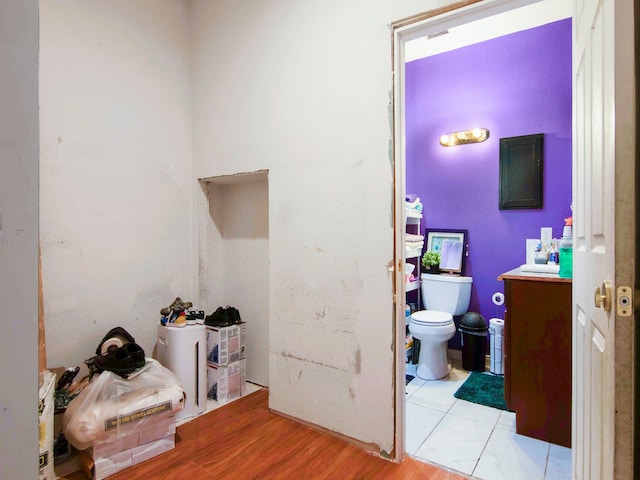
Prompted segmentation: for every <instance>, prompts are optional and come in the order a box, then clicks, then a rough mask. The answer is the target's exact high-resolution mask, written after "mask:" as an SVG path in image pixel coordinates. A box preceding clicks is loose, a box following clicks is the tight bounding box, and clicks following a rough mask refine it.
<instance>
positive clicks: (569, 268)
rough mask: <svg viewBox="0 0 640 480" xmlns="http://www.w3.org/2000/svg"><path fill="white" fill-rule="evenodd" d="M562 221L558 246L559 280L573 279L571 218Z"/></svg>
mask: <svg viewBox="0 0 640 480" xmlns="http://www.w3.org/2000/svg"><path fill="white" fill-rule="evenodd" d="M564 221H565V224H564V228H563V229H562V239H561V240H560V244H559V245H558V251H559V254H560V271H559V272H558V275H559V276H560V277H561V278H571V277H573V233H572V231H571V226H572V225H573V217H569V218H565V219H564Z"/></svg>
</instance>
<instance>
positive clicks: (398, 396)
mask: <svg viewBox="0 0 640 480" xmlns="http://www.w3.org/2000/svg"><path fill="white" fill-rule="evenodd" d="M537 1H539V0H463V1H459V2H456V3H452V4H451V5H448V6H445V7H441V8H437V9H434V10H430V11H427V12H423V13H419V14H417V15H414V16H411V17H407V18H403V19H401V20H397V21H395V22H392V23H391V30H392V71H393V109H392V112H393V113H392V115H393V117H392V120H393V165H394V207H393V216H394V222H393V223H394V261H393V265H394V266H395V268H394V269H393V270H394V278H393V281H394V345H395V347H396V348H395V352H396V355H395V357H394V375H395V377H394V403H395V408H394V413H395V418H394V435H395V442H394V453H393V459H394V461H396V462H401V461H402V459H403V458H404V455H405V441H404V436H405V426H406V414H405V402H406V398H405V382H406V380H405V375H406V366H405V358H404V356H405V349H404V342H405V336H406V334H405V330H406V324H405V308H404V304H405V296H406V289H405V284H404V262H405V252H404V224H405V208H404V203H405V202H404V198H405V195H406V171H405V165H406V158H405V155H406V138H405V124H404V115H405V105H404V103H405V95H404V93H405V89H404V82H405V73H404V64H405V43H406V42H408V41H410V40H414V39H416V38H419V37H424V36H426V35H429V34H435V33H438V32H441V31H443V30H446V29H448V28H452V27H454V26H457V25H463V24H465V23H470V22H473V21H475V20H479V19H482V18H485V17H489V16H492V15H496V14H499V13H503V12H506V11H509V10H514V9H516V8H519V7H524V6H526V5H529V4H532V3H536V2H537Z"/></svg>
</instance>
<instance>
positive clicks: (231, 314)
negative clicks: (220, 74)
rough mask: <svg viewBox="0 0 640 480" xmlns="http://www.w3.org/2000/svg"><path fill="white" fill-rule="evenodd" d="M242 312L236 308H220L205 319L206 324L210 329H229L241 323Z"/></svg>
mask: <svg viewBox="0 0 640 480" xmlns="http://www.w3.org/2000/svg"><path fill="white" fill-rule="evenodd" d="M240 321H241V320H240V312H238V309H237V308H235V307H230V306H229V305H227V306H226V308H222V307H218V308H217V309H216V311H215V312H213V313H212V314H211V315H209V316H207V317H206V318H205V319H204V324H205V325H209V326H210V327H228V326H229V325H235V324H237V323H240Z"/></svg>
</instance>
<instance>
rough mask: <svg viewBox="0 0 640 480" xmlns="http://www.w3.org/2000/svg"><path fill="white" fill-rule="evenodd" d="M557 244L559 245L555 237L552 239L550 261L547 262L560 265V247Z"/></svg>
mask: <svg viewBox="0 0 640 480" xmlns="http://www.w3.org/2000/svg"><path fill="white" fill-rule="evenodd" d="M556 245H558V242H557V241H556V239H555V238H554V239H553V240H551V250H550V251H549V261H548V262H547V263H550V264H551V265H558V248H557V247H556Z"/></svg>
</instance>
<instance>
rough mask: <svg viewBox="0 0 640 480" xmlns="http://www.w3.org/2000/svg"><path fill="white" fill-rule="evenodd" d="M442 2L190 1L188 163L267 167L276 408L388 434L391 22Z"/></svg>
mask: <svg viewBox="0 0 640 480" xmlns="http://www.w3.org/2000/svg"><path fill="white" fill-rule="evenodd" d="M444 3H447V2H434V1H426V0H425V1H418V2H417V1H414V0H411V1H408V0H400V1H396V2H387V1H382V0H377V1H372V2H338V1H335V0H333V1H328V2H315V1H310V0H308V1H301V2H284V1H279V0H264V1H261V2H253V3H252V4H251V5H250V6H249V5H248V4H247V3H243V2H236V1H233V0H224V1H210V0H200V1H198V0H196V1H194V2H192V21H193V62H194V63H193V98H194V101H193V107H194V108H193V111H194V117H193V118H194V120H193V124H194V174H195V175H196V176H198V177H210V176H215V175H224V174H231V173H235V172H243V171H253V170H258V169H269V262H270V272H269V276H270V289H271V292H270V299H269V304H270V322H271V323H270V326H269V327H270V338H271V342H270V343H271V357H270V365H269V368H270V379H269V385H270V398H269V403H270V407H271V408H273V409H275V410H276V411H280V412H283V413H285V414H287V415H291V416H293V417H297V418H300V419H303V420H305V421H308V422H312V423H314V424H317V425H321V426H323V427H326V428H328V429H330V430H334V431H337V432H340V433H341V434H344V435H347V436H350V437H353V438H356V439H358V440H360V441H362V442H367V443H370V444H373V445H374V448H377V449H379V450H380V451H387V452H388V451H390V450H391V448H392V446H393V419H394V411H393V388H392V378H393V377H392V373H393V364H394V352H393V350H392V340H393V317H392V315H393V305H392V278H391V276H390V275H389V274H388V273H387V269H386V265H387V262H388V261H389V260H391V259H392V258H393V225H392V216H391V215H392V200H393V176H392V173H393V168H392V163H391V160H390V153H389V152H390V138H391V124H390V113H389V105H390V91H391V86H392V77H391V65H392V61H391V58H392V56H391V30H390V27H389V24H390V23H391V22H392V21H393V20H397V19H400V18H403V17H406V16H409V15H411V14H414V13H418V12H419V11H421V10H429V9H433V8H436V7H437V6H441V5H442V4H444Z"/></svg>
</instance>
